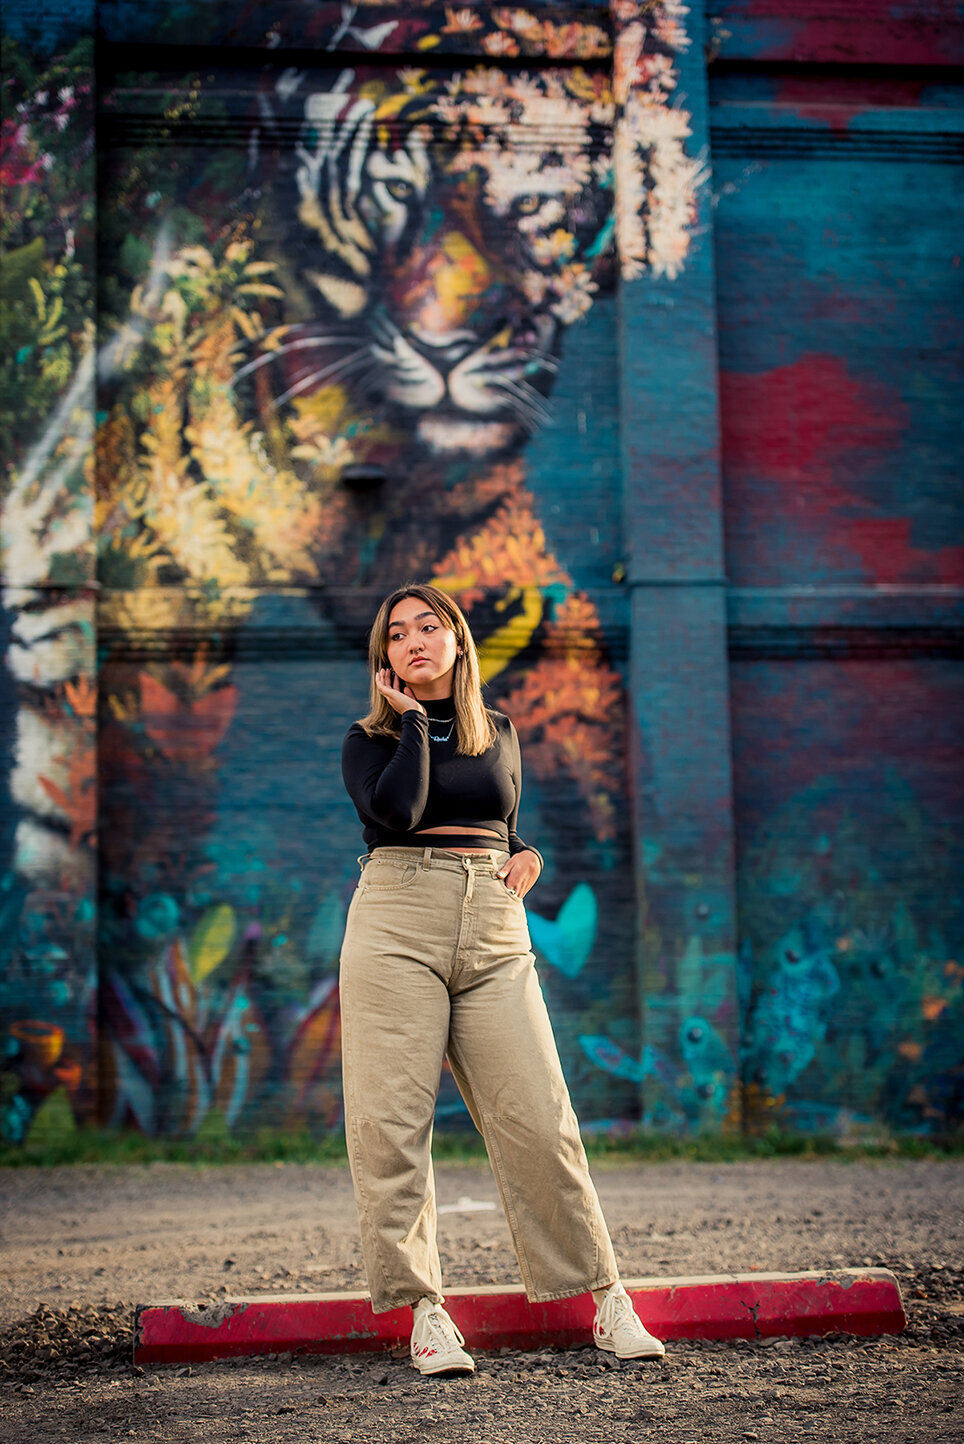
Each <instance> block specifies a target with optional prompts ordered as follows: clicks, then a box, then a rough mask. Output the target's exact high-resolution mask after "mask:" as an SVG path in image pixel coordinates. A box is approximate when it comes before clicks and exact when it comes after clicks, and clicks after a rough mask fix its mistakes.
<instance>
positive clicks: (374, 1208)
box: [341, 585, 664, 1374]
mask: <svg viewBox="0 0 964 1444" xmlns="http://www.w3.org/2000/svg"><path fill="white" fill-rule="evenodd" d="M369 656H370V661H371V667H372V694H371V710H370V711H369V713H368V715H367V716H366V717H363V718H362V719H361V720H360V721H359V722H356V723H355V724H354V725H353V726H352V727H351V728H350V729H349V732H348V735H347V736H346V738H345V742H344V748H343V754H342V770H343V774H344V778H345V785H346V787H347V788H348V791H349V793H350V795H351V798H352V801H353V802H354V804H355V806H356V808H357V810H358V815H359V817H360V819H361V822H362V824H363V828H364V838H365V842H366V844H367V847H368V856H367V857H366V858H365V859H364V860H363V862H362V876H361V880H360V882H359V884H358V888H357V890H356V892H355V895H354V897H353V898H352V902H351V907H350V908H349V912H348V924H347V928H346V932H345V941H344V945H343V948H342V955H341V1008H342V1050H343V1059H344V1083H345V1125H346V1131H347V1135H348V1151H349V1158H350V1160H351V1169H352V1178H353V1181H354V1186H355V1199H356V1202H357V1205H358V1214H359V1220H360V1224H361V1235H362V1247H363V1251H364V1255H365V1267H366V1271H367V1274H368V1283H369V1289H370V1291H371V1298H372V1308H373V1309H374V1311H375V1312H376V1313H382V1312H384V1311H386V1310H388V1309H395V1308H399V1307H400V1306H401V1305H403V1304H409V1305H411V1306H412V1308H413V1310H414V1319H413V1328H412V1341H411V1353H412V1360H413V1362H414V1364H415V1367H416V1368H417V1369H419V1370H420V1371H421V1372H422V1373H423V1374H440V1373H453V1372H457V1373H471V1372H472V1370H473V1369H474V1367H475V1365H474V1364H473V1362H472V1359H471V1357H470V1355H469V1354H467V1353H466V1352H465V1349H464V1348H463V1345H464V1343H465V1340H464V1339H463V1338H462V1335H461V1334H460V1333H459V1331H458V1329H457V1328H456V1327H455V1325H454V1324H453V1322H452V1320H451V1319H450V1318H449V1316H448V1314H447V1313H446V1311H445V1309H444V1308H443V1307H442V1302H443V1299H442V1276H441V1268H440V1265H439V1255H438V1247H437V1243H436V1213H435V1181H434V1175H433V1171H432V1159H431V1139H432V1120H433V1116H434V1110H435V1100H436V1094H437V1092H438V1086H439V1079H440V1075H441V1069H442V1062H443V1058H444V1056H445V1055H446V1053H447V1054H448V1060H449V1064H450V1066H451V1069H452V1072H453V1074H454V1075H455V1079H456V1081H457V1083H458V1086H459V1088H460V1090H461V1093H462V1096H463V1098H464V1099H465V1102H466V1105H467V1107H468V1110H469V1112H470V1114H471V1115H472V1118H473V1120H474V1122H475V1125H476V1127H477V1128H478V1129H479V1131H480V1132H481V1134H482V1136H483V1138H484V1139H485V1146H486V1149H487V1151H488V1154H489V1159H490V1161H491V1164H492V1168H493V1171H494V1173H495V1178H496V1182H497V1184H498V1188H499V1193H500V1196H501V1199H502V1206H503V1208H504V1210H505V1215H506V1219H507V1220H508V1224H509V1228H510V1231H511V1233H512V1240H513V1244H514V1246H515V1251H516V1255H517V1257H518V1260H519V1267H520V1269H521V1272H522V1278H523V1282H524V1284H525V1288H526V1293H527V1294H528V1296H529V1298H530V1299H532V1300H534V1301H544V1300H548V1299H558V1298H566V1297H569V1296H570V1295H573V1294H580V1293H583V1292H586V1291H591V1292H592V1294H593V1296H594V1298H595V1301H596V1305H597V1309H596V1318H595V1325H594V1329H593V1333H594V1337H595V1341H596V1344H597V1345H598V1347H599V1348H601V1349H606V1350H608V1351H609V1352H611V1353H615V1354H617V1355H618V1356H619V1357H620V1358H656V1357H659V1356H660V1355H662V1354H663V1353H664V1349H663V1345H662V1344H661V1343H660V1341H659V1340H658V1339H656V1338H654V1337H653V1336H652V1334H650V1333H648V1332H647V1330H646V1329H645V1328H644V1327H643V1325H642V1324H641V1323H640V1321H639V1319H638V1318H637V1316H636V1313H635V1311H634V1309H633V1306H632V1303H631V1301H630V1299H629V1296H628V1294H627V1293H626V1291H625V1289H624V1288H623V1286H622V1284H621V1283H620V1282H619V1275H618V1271H617V1268H616V1260H615V1257H614V1255H613V1248H612V1244H611V1242H610V1238H609V1233H608V1230H607V1228H606V1224H605V1221H604V1219H603V1216H602V1212H601V1210H600V1206H599V1200H598V1198H597V1197H596V1191H595V1188H594V1187H593V1184H592V1180H591V1179H590V1177H589V1170H588V1167H587V1164H586V1155H585V1152H584V1150H583V1147H582V1142H581V1140H580V1137H579V1127H578V1124H577V1122H576V1117H575V1114H574V1113H573V1110H572V1106H571V1104H570V1102H569V1094H568V1091H567V1088H566V1083H565V1079H564V1078H563V1075H562V1070H561V1068H560V1066H559V1058H558V1055H557V1052H556V1047H555V1043H554V1041H553V1037H552V1030H551V1028H550V1024H549V1018H548V1014H547V1012H546V1008H545V1003H544V1001H543V997H542V992H541V990H540V988H539V982H538V979H537V977H536V973H535V969H534V966H533V955H532V951H531V947H530V942H529V932H528V927H527V924H526V915H525V908H524V907H523V905H522V899H523V898H524V897H525V895H526V893H527V892H528V891H529V889H530V888H531V887H532V885H533V883H534V882H535V881H536V880H537V878H538V876H539V873H540V871H541V868H542V858H541V857H540V855H539V853H538V852H536V850H535V848H533V847H529V846H528V845H527V844H526V843H525V842H523V840H522V838H521V837H519V835H518V833H517V831H516V819H517V817H518V813H519V797H520V793H521V790H522V768H521V761H520V756H519V740H518V737H517V736H516V732H515V728H514V727H513V725H512V723H511V722H510V721H509V719H508V717H505V716H503V715H502V714H501V713H499V712H493V711H490V710H489V709H487V708H486V707H485V705H484V703H483V700H482V692H481V686H480V681H479V666H478V659H477V656H476V651H475V644H474V643H473V641H472V636H471V633H470V632H469V628H468V623H467V622H466V620H465V617H464V616H463V615H462V612H461V611H460V610H459V608H458V607H457V606H456V604H455V603H454V602H453V601H452V600H451V598H450V597H448V596H446V594H445V593H444V592H442V591H439V589H438V588H436V587H432V586H424V585H413V586H407V587H402V588H400V589H399V590H398V591H396V592H393V593H392V595H391V596H390V597H388V598H387V599H386V601H385V602H384V603H383V604H382V606H381V608H380V609H379V612H378V615H377V616H376V618H375V622H374V625H373V626H372V630H371V638H370V646H369Z"/></svg>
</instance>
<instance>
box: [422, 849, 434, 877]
mask: <svg viewBox="0 0 964 1444" xmlns="http://www.w3.org/2000/svg"><path fill="white" fill-rule="evenodd" d="M422 866H423V867H424V869H425V871H426V872H428V870H429V868H430V867H431V866H432V849H431V848H430V847H426V848H425V849H424V850H423V852H422Z"/></svg>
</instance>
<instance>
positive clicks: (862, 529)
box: [840, 516, 964, 586]
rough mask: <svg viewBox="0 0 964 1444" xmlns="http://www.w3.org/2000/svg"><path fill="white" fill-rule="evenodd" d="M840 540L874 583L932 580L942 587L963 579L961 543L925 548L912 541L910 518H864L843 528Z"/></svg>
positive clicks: (957, 582)
mask: <svg viewBox="0 0 964 1444" xmlns="http://www.w3.org/2000/svg"><path fill="white" fill-rule="evenodd" d="M840 542H841V545H842V546H843V547H844V549H845V550H846V551H852V552H856V553H857V555H858V556H859V557H860V559H861V561H862V562H863V564H864V569H865V570H866V572H867V575H868V577H870V578H871V579H872V580H873V581H874V582H877V583H881V584H883V583H888V582H909V581H915V582H931V583H935V582H936V583H941V584H943V585H945V586H949V585H954V584H959V583H962V582H964V546H947V547H940V548H939V549H938V550H937V551H933V552H931V551H924V550H922V548H920V547H915V546H914V544H913V542H912V541H911V534H910V519H909V518H908V517H900V516H894V517H890V516H880V517H866V518H864V519H862V520H860V521H855V522H852V523H851V524H850V525H849V526H846V527H844V528H843V529H842V531H841V533H840Z"/></svg>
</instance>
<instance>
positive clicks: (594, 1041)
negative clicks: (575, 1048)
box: [579, 1033, 645, 1083]
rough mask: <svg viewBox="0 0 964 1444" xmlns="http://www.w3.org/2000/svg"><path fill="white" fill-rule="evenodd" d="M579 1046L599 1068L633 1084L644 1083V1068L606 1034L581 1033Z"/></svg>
mask: <svg viewBox="0 0 964 1444" xmlns="http://www.w3.org/2000/svg"><path fill="white" fill-rule="evenodd" d="M579 1046H580V1048H581V1049H582V1051H583V1052H584V1053H585V1055H586V1057H587V1058H588V1059H589V1061H590V1063H594V1064H595V1065H596V1067H597V1068H603V1069H605V1071H606V1072H607V1073H612V1074H613V1076H614V1077H616V1078H628V1079H629V1081H630V1082H631V1083H641V1082H642V1081H643V1078H644V1077H645V1073H644V1070H643V1068H642V1066H641V1065H640V1064H639V1063H638V1062H637V1061H636V1059H635V1058H633V1057H632V1056H631V1055H630V1054H629V1053H627V1052H626V1051H625V1049H623V1048H620V1046H619V1044H618V1043H614V1042H613V1040H612V1038H608V1037H606V1035H605V1034H604V1033H596V1034H587V1033H581V1034H580V1035H579Z"/></svg>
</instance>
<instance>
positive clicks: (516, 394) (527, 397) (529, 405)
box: [486, 376, 552, 431]
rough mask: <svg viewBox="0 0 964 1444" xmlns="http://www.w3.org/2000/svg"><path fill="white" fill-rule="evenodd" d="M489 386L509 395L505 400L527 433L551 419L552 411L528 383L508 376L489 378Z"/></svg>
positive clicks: (487, 379)
mask: <svg viewBox="0 0 964 1444" xmlns="http://www.w3.org/2000/svg"><path fill="white" fill-rule="evenodd" d="M486 382H487V384H488V385H489V386H501V388H502V389H503V391H507V392H508V393H509V394H508V396H507V398H506V402H507V405H508V407H509V409H510V411H513V412H514V413H515V415H516V416H517V417H518V418H519V420H520V421H521V422H522V423H523V425H524V426H526V428H527V429H528V430H529V431H536V430H537V429H538V428H539V427H540V426H544V425H545V424H546V422H548V421H550V420H551V419H552V411H551V409H550V407H549V405H548V403H547V402H546V401H545V400H544V399H543V397H542V396H541V394H540V393H539V392H538V391H537V390H536V389H535V387H534V386H530V385H529V383H528V381H521V380H518V381H517V380H513V378H512V377H510V376H489V377H487V378H486Z"/></svg>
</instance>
